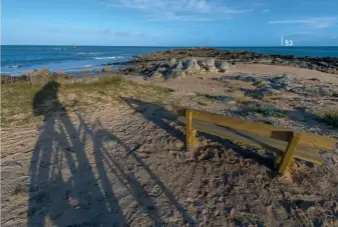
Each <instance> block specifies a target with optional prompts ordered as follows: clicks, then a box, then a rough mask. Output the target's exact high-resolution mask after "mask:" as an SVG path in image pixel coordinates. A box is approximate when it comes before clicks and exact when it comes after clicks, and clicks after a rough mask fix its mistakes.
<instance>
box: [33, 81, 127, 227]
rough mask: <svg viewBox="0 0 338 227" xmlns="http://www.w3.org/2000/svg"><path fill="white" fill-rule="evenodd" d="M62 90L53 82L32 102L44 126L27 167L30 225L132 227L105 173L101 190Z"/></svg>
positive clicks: (102, 172) (83, 136)
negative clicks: (61, 95) (61, 99)
mask: <svg viewBox="0 0 338 227" xmlns="http://www.w3.org/2000/svg"><path fill="white" fill-rule="evenodd" d="M59 88H60V84H59V83H57V82H56V81H54V80H51V81H49V82H48V83H47V84H45V85H44V86H43V87H42V88H41V90H40V91H39V92H37V93H36V95H35V97H34V100H33V106H32V109H33V113H34V115H36V116H41V115H42V116H43V117H44V123H43V125H42V126H41V127H40V129H39V131H40V132H39V133H40V134H39V138H38V140H37V142H36V145H35V148H34V151H33V154H32V158H31V163H30V168H29V176H30V189H29V201H28V226H29V227H38V226H98V225H100V226H128V224H127V222H126V220H125V218H124V216H123V214H122V210H121V207H120V206H119V203H118V200H117V198H116V196H115V194H114V191H113V186H112V185H110V184H109V182H108V180H107V179H106V178H105V177H104V176H105V174H106V173H105V169H104V168H101V169H99V170H100V176H101V178H100V183H101V184H102V187H101V188H100V186H101V185H99V183H98V179H97V176H96V175H95V174H94V172H93V170H92V169H93V166H92V165H93V164H92V163H90V161H89V159H88V157H87V154H86V152H85V146H86V145H85V144H86V140H87V139H88V137H87V136H86V135H81V134H80V132H79V131H78V130H77V129H76V127H75V125H74V124H73V123H72V120H71V119H70V117H69V116H68V114H67V111H66V109H65V108H64V106H63V105H62V103H61V102H60V101H59V99H58V91H59ZM97 163H100V162H99V161H98V162H97ZM107 195H108V196H107ZM107 197H109V198H107Z"/></svg>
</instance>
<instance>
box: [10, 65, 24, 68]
mask: <svg viewBox="0 0 338 227" xmlns="http://www.w3.org/2000/svg"><path fill="white" fill-rule="evenodd" d="M21 67H22V66H21V65H10V66H8V68H21Z"/></svg>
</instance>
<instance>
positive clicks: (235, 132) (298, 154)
mask: <svg viewBox="0 0 338 227" xmlns="http://www.w3.org/2000/svg"><path fill="white" fill-rule="evenodd" d="M172 112H173V113H174V114H176V115H177V116H178V121H179V122H181V123H182V124H185V125H186V147H187V149H189V150H191V149H193V148H195V146H196V132H197V131H201V132H205V133H208V134H211V135H215V136H219V137H222V138H225V139H229V140H232V141H234V142H240V143H244V144H246V145H251V146H255V147H259V148H264V149H267V150H270V151H274V152H275V153H276V161H275V163H276V166H278V172H279V173H285V171H286V169H287V167H288V166H290V165H291V164H292V163H293V161H294V158H296V159H301V160H305V161H308V162H311V163H314V164H317V165H321V164H323V160H322V158H321V156H320V154H319V152H318V149H319V150H323V151H332V150H333V148H334V147H335V145H336V143H337V140H335V139H332V138H328V137H324V136H318V135H313V134H308V133H304V132H296V131H294V130H291V129H279V128H275V127H272V126H270V125H266V124H261V123H254V122H250V121H245V120H241V119H237V118H232V117H227V116H222V115H218V114H213V113H208V112H204V111H200V110H195V109H187V108H184V107H178V106H173V110H172Z"/></svg>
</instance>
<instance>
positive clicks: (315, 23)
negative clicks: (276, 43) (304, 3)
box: [269, 17, 337, 29]
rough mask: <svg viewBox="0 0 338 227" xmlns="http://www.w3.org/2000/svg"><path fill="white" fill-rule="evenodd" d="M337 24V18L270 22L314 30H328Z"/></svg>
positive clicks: (271, 22)
mask: <svg viewBox="0 0 338 227" xmlns="http://www.w3.org/2000/svg"><path fill="white" fill-rule="evenodd" d="M336 23H337V17H313V18H307V19H301V20H277V21H269V24H298V25H305V26H307V27H309V28H312V29H322V28H328V27H331V26H333V25H335V24H336Z"/></svg>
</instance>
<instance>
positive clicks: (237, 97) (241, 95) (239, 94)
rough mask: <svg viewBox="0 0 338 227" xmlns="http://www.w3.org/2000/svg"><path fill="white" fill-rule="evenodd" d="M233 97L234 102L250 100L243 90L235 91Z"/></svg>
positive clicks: (240, 102)
mask: <svg viewBox="0 0 338 227" xmlns="http://www.w3.org/2000/svg"><path fill="white" fill-rule="evenodd" d="M233 97H234V98H235V101H236V103H239V104H242V103H244V102H246V101H249V100H250V98H249V97H247V96H246V95H245V94H244V93H243V92H236V93H235V94H234V96H233Z"/></svg>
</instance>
